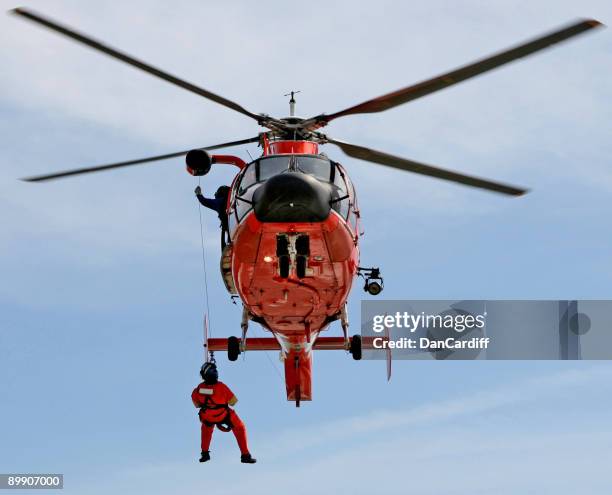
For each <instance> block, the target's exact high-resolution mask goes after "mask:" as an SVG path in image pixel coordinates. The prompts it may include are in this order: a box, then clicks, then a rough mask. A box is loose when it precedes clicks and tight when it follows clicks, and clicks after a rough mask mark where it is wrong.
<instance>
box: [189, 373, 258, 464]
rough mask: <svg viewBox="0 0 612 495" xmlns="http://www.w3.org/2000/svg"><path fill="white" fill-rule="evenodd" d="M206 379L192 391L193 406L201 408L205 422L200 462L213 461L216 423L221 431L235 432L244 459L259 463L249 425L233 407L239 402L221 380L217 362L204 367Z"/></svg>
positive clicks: (241, 456)
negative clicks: (249, 440) (251, 445)
mask: <svg viewBox="0 0 612 495" xmlns="http://www.w3.org/2000/svg"><path fill="white" fill-rule="evenodd" d="M200 375H201V376H202V379H203V380H204V381H203V382H202V383H200V384H199V385H198V386H197V387H196V388H195V389H194V390H193V392H192V393H191V400H192V401H193V405H194V406H195V407H198V408H199V409H200V413H199V417H200V421H201V423H202V456H201V457H200V462H207V461H210V450H209V449H210V441H211V440H212V434H213V431H214V429H215V426H216V427H217V428H219V429H220V430H221V431H226V432H227V431H230V430H231V431H232V432H233V433H234V436H235V437H236V441H237V442H238V447H239V448H240V462H243V463H245V464H255V462H257V460H256V459H253V457H252V456H251V453H250V452H249V447H248V443H247V433H246V427H245V426H244V423H243V422H242V420H241V419H240V418H239V417H238V414H236V411H234V410H233V409H232V407H233V406H234V405H235V404H236V402H238V399H236V396H235V395H234V393H233V392H232V391H231V390H230V389H229V387H228V386H227V385H225V383H223V382H220V381H219V372H218V371H217V365H216V364H215V363H214V362H208V363H204V365H203V366H202V369H201V370H200Z"/></svg>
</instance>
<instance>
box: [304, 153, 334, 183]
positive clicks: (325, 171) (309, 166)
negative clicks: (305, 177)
mask: <svg viewBox="0 0 612 495" xmlns="http://www.w3.org/2000/svg"><path fill="white" fill-rule="evenodd" d="M295 159H296V162H297V169H298V170H299V171H300V172H304V173H305V174H310V175H314V176H315V177H316V178H317V179H319V180H322V181H325V182H331V180H332V179H333V177H332V168H331V163H330V161H329V160H327V159H325V158H319V157H315V156H296V157H295Z"/></svg>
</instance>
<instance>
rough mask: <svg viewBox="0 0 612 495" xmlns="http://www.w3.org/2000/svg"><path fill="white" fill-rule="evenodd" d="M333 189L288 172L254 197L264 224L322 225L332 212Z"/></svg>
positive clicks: (264, 187)
mask: <svg viewBox="0 0 612 495" xmlns="http://www.w3.org/2000/svg"><path fill="white" fill-rule="evenodd" d="M330 200H331V189H330V187H329V186H328V185H326V184H323V183H321V182H319V181H318V180H317V179H315V178H314V177H312V176H310V175H308V174H303V173H300V172H284V173H282V174H278V175H275V176H274V177H271V178H270V179H268V180H267V181H266V182H265V184H263V185H262V186H261V187H259V188H258V189H257V190H256V191H255V193H254V194H253V203H254V205H253V209H254V210H255V217H256V218H257V220H259V221H260V222H322V221H323V220H325V219H326V218H327V217H328V216H329V212H330V210H331V206H330V203H329V202H330Z"/></svg>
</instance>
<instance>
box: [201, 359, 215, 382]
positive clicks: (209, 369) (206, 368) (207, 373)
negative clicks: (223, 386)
mask: <svg viewBox="0 0 612 495" xmlns="http://www.w3.org/2000/svg"><path fill="white" fill-rule="evenodd" d="M200 376H201V377H202V380H204V383H206V385H214V384H215V383H217V381H218V380H219V372H218V371H217V365H216V364H215V363H204V364H203V365H202V368H201V369H200Z"/></svg>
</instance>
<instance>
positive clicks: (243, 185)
mask: <svg viewBox="0 0 612 495" xmlns="http://www.w3.org/2000/svg"><path fill="white" fill-rule="evenodd" d="M256 168H257V167H256V164H255V163H251V164H249V165H248V166H247V168H246V170H245V171H244V173H243V174H242V179H241V180H240V189H239V190H238V195H239V196H240V195H242V194H243V193H244V191H246V190H247V189H248V188H249V187H250V186H252V185H253V184H255V182H257V177H256V174H255V170H256Z"/></svg>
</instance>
